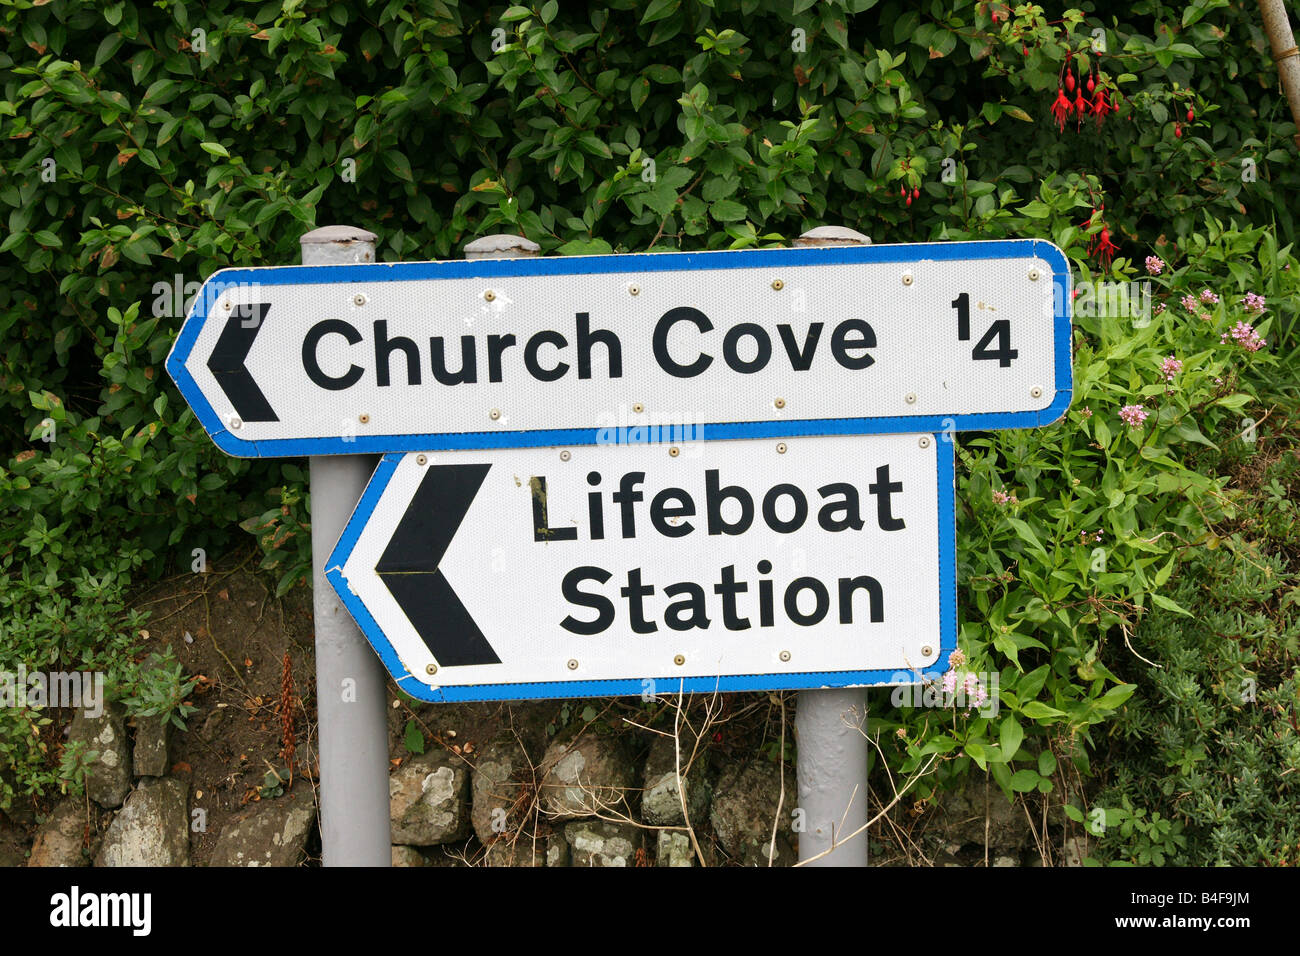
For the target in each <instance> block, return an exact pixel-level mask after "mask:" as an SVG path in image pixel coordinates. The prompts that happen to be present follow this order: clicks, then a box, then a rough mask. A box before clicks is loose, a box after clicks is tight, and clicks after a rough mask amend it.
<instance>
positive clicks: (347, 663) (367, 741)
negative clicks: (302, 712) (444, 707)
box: [300, 226, 393, 866]
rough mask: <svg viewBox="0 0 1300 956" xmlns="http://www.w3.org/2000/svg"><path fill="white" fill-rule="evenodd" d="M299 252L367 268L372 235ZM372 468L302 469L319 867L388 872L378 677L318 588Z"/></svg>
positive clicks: (357, 459)
mask: <svg viewBox="0 0 1300 956" xmlns="http://www.w3.org/2000/svg"><path fill="white" fill-rule="evenodd" d="M300 242H301V244H302V262H303V265H308V266H333V265H355V264H358V263H366V262H374V261H375V234H374V233H373V232H368V231H366V230H365V229H357V228H354V227H351V226H323V227H321V228H320V229H313V230H312V231H311V232H309V233H307V234H306V235H305V236H303V237H302V239H301V240H300ZM360 412H361V410H360V409H358V413H359V414H360ZM378 460H379V459H378V457H377V456H375V455H313V456H312V457H311V459H310V461H311V556H312V587H313V603H314V606H313V610H314V619H315V630H316V711H317V721H318V725H317V733H318V747H319V750H320V831H321V857H322V862H323V864H324V865H325V866H391V865H392V859H393V857H392V850H391V844H392V840H391V837H390V833H391V826H390V823H389V812H388V715H387V711H386V708H385V702H386V701H387V696H388V695H387V688H386V681H387V675H386V674H385V672H384V668H383V665H382V664H381V663H380V661H379V658H378V657H377V656H376V655H375V652H374V649H373V648H372V647H371V646H370V644H369V642H368V641H366V638H365V636H364V635H363V634H362V633H361V629H360V628H358V627H357V625H356V623H355V622H354V621H353V620H352V616H351V615H350V614H349V613H348V612H347V610H346V609H345V608H344V607H343V603H342V602H341V601H340V600H339V598H338V595H337V594H336V593H335V592H334V589H333V588H332V587H330V584H329V581H327V580H326V578H325V564H326V562H327V561H328V559H329V556H330V552H331V551H332V550H333V548H334V543H335V542H336V541H338V539H339V536H340V535H341V534H342V533H343V527H344V525H346V524H347V520H348V518H349V517H350V516H351V514H352V509H353V508H355V507H356V504H357V501H359V500H360V498H361V493H362V492H363V491H364V490H365V487H366V482H368V481H369V480H370V476H371V474H372V473H373V472H374V470H375V465H376V463H377V462H378Z"/></svg>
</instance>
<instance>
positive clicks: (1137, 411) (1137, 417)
mask: <svg viewBox="0 0 1300 956" xmlns="http://www.w3.org/2000/svg"><path fill="white" fill-rule="evenodd" d="M1148 414H1149V412H1147V410H1146V409H1145V408H1144V407H1143V406H1141V405H1125V406H1124V407H1123V408H1121V409H1120V410H1119V417H1120V418H1121V419H1123V421H1124V424H1126V425H1128V426H1129V427H1130V428H1137V427H1139V426H1140V425H1141V424H1142V423H1143V422H1144V421H1146V420H1147V415H1148Z"/></svg>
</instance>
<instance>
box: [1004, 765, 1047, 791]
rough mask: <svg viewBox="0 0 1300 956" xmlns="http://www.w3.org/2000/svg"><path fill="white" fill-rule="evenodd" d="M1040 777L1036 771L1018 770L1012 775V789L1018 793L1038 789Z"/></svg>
mask: <svg viewBox="0 0 1300 956" xmlns="http://www.w3.org/2000/svg"><path fill="white" fill-rule="evenodd" d="M1040 779H1041V778H1040V777H1039V776H1038V773H1037V772H1036V771H1033V770H1017V771H1016V772H1015V773H1013V774H1012V775H1011V789H1012V790H1014V791H1016V793H1028V792H1029V791H1030V790H1037V789H1038V781H1039V780H1040Z"/></svg>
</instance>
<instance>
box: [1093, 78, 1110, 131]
mask: <svg viewBox="0 0 1300 956" xmlns="http://www.w3.org/2000/svg"><path fill="white" fill-rule="evenodd" d="M1088 82H1089V83H1091V82H1092V81H1091V80H1089V81H1088ZM1114 112H1116V107H1115V106H1113V105H1112V104H1111V102H1110V99H1109V98H1108V96H1107V93H1106V88H1105V87H1104V86H1103V87H1101V88H1100V89H1098V90H1097V92H1096V93H1094V94H1093V97H1092V115H1093V117H1094V118H1095V119H1096V120H1097V128H1098V129H1101V124H1102V123H1104V122H1106V116H1107V115H1108V114H1110V113H1114Z"/></svg>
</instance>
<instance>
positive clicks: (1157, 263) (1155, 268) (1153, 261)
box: [1147, 256, 1165, 276]
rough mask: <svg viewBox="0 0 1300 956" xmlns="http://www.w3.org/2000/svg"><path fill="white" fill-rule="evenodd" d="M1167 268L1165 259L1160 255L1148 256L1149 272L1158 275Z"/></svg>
mask: <svg viewBox="0 0 1300 956" xmlns="http://www.w3.org/2000/svg"><path fill="white" fill-rule="evenodd" d="M1164 269H1165V261H1164V260H1163V259H1161V258H1160V257H1159V256H1147V274H1148V275H1153V276H1158V275H1160V273H1161V272H1163V271H1164Z"/></svg>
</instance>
